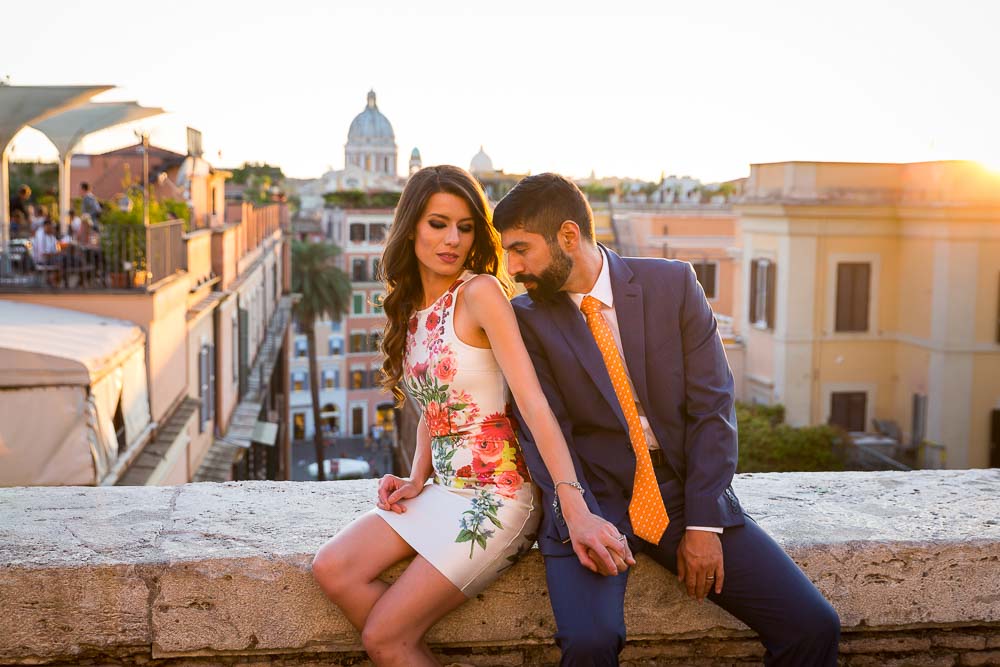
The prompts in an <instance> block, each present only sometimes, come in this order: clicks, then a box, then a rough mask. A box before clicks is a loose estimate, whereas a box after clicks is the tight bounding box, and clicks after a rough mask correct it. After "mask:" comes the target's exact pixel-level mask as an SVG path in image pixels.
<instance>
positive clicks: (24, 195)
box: [10, 184, 34, 231]
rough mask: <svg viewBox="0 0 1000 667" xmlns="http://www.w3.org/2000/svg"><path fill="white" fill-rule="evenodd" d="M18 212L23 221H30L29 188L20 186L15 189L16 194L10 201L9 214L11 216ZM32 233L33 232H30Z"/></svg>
mask: <svg viewBox="0 0 1000 667" xmlns="http://www.w3.org/2000/svg"><path fill="white" fill-rule="evenodd" d="M18 211H20V212H21V215H22V216H24V219H25V220H30V219H31V213H32V211H31V188H30V187H28V186H27V185H23V184H22V185H21V186H20V187H18V188H17V194H16V195H14V196H13V197H11V199H10V214H11V216H13V215H14V214H15V213H16V212H18ZM32 231H34V230H32Z"/></svg>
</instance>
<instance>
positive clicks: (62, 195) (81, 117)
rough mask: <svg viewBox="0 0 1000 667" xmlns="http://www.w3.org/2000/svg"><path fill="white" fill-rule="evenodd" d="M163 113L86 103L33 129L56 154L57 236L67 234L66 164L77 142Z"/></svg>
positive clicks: (131, 106)
mask: <svg viewBox="0 0 1000 667" xmlns="http://www.w3.org/2000/svg"><path fill="white" fill-rule="evenodd" d="M161 113H163V109H159V108H156V107H144V106H140V105H139V104H137V103H136V102H87V103H86V104H82V105H80V106H78V107H73V108H72V109H67V110H66V111H62V112H60V113H58V114H56V115H54V116H49V117H48V118H46V119H44V120H41V121H38V122H35V123H33V124H32V126H33V127H34V128H35V129H36V130H38V131H39V132H41V133H42V134H44V135H45V136H46V137H48V138H49V141H51V142H52V143H53V144H54V145H55V147H56V150H58V151H59V224H60V233H61V234H65V233H66V232H67V231H68V222H69V219H68V217H67V214H68V213H69V206H70V195H71V193H70V191H69V183H70V178H69V161H70V157H72V154H73V153H74V152H75V151H76V147H77V146H78V145H79V143H80V141H82V140H83V138H84V137H85V136H87V135H88V134H92V133H94V132H98V131H100V130H104V129H107V128H109V127H114V126H115V125H122V124H124V123H130V122H132V121H136V120H141V119H143V118H148V117H149V116H156V115H158V114H161Z"/></svg>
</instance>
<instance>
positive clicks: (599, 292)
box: [567, 248, 722, 533]
mask: <svg viewBox="0 0 1000 667" xmlns="http://www.w3.org/2000/svg"><path fill="white" fill-rule="evenodd" d="M600 250H601V273H600V274H599V275H598V276H597V282H595V283H594V286H593V287H591V288H590V292H588V293H586V294H580V293H577V292H567V294H568V295H569V298H570V299H572V300H573V303H575V304H576V307H577V308H579V307H580V304H582V303H583V299H584V297H586V296H592V297H594V298H595V299H597V300H598V301H600V302H601V303H602V304H604V308H603V309H602V310H601V314H602V315H603V316H604V320H605V321H606V322H607V323H608V326H609V327H611V335H612V336H613V337H614V339H615V347H617V348H618V355H619V356H620V357H621V358H622V366H624V367H625V375H626V377H628V384H629V388H630V389H631V390H632V396H633V397H635V406H636V409H637V410H638V411H639V423H640V424H642V433H643V435H645V436H646V446H647V447H649V448H650V449H659V448H660V443H659V442H657V441H656V436H655V435H654V434H653V429H652V428H650V426H649V420H648V419H646V416H645V413H644V412H643V409H642V405H641V404H640V403H639V394H638V393H636V391H635V385H634V384H632V374H631V373H629V370H628V363H626V361H625V351H624V350H623V349H622V335H621V331H620V330H619V328H618V314H617V313H616V312H615V295H614V292H612V291H611V271H610V269H609V268H608V261H607V257H605V255H604V249H603V248H601V249H600ZM580 317H583V318H584V319H586V316H585V315H584V314H583V311H580ZM687 529H688V530H707V531H710V532H713V533H721V532H722V528H718V527H714V526H688V527H687Z"/></svg>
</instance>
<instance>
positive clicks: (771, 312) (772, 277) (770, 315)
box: [765, 262, 777, 329]
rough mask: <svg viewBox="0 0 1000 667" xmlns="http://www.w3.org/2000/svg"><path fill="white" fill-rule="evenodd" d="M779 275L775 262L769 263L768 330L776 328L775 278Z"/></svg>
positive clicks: (766, 301)
mask: <svg viewBox="0 0 1000 667" xmlns="http://www.w3.org/2000/svg"><path fill="white" fill-rule="evenodd" d="M776 275H777V266H776V265H775V264H774V262H769V263H768V265H767V297H766V298H765V305H766V306H767V328H768V329H773V328H774V300H775V299H774V283H775V276H776Z"/></svg>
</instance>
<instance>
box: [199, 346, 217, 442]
mask: <svg viewBox="0 0 1000 667" xmlns="http://www.w3.org/2000/svg"><path fill="white" fill-rule="evenodd" d="M198 387H199V390H198V398H199V399H200V400H201V405H200V406H199V410H198V414H199V420H198V432H199V433H204V432H205V428H206V427H207V426H208V422H209V421H211V420H212V418H213V417H215V346H214V345H209V344H207V343H204V344H202V346H201V350H200V352H199V353H198Z"/></svg>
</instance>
